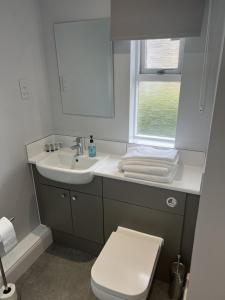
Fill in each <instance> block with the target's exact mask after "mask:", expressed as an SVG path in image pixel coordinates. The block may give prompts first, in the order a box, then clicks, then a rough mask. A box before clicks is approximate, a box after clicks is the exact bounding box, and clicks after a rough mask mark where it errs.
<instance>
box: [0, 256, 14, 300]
mask: <svg viewBox="0 0 225 300" xmlns="http://www.w3.org/2000/svg"><path fill="white" fill-rule="evenodd" d="M0 269H1V274H2V281H3V287H2V288H1V289H0V300H3V299H5V300H17V292H16V286H15V284H13V283H7V279H6V276H5V271H4V268H3V264H2V259H1V257H0Z"/></svg>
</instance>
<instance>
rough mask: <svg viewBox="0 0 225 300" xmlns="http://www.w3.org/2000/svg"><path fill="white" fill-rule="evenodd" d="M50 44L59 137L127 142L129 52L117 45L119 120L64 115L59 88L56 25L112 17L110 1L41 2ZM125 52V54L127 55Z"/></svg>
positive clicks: (52, 82)
mask: <svg viewBox="0 0 225 300" xmlns="http://www.w3.org/2000/svg"><path fill="white" fill-rule="evenodd" d="M40 3H41V8H42V14H43V24H44V33H45V42H46V54H47V66H48V72H49V84H50V92H51V100H52V108H53V115H54V127H55V133H58V134H68V135H81V136H88V135H89V134H91V133H92V134H94V136H95V137H98V138H102V139H112V140H121V141H127V139H128V134H129V133H128V132H129V128H128V126H129V125H128V124H129V85H130V83H129V51H128V50H129V48H128V49H127V48H126V47H125V49H124V47H123V45H124V44H123V43H118V44H117V45H116V49H115V52H116V54H115V55H114V78H115V119H103V118H94V117H93V118H90V117H81V116H73V115H66V114H63V113H62V105H61V98H60V92H59V84H58V70H57V60H56V52H55V45H54V36H53V23H54V22H56V21H57V22H59V21H68V20H69V21H73V20H77V19H91V18H104V17H109V16H110V0H73V1H72V0H64V1H61V0H40ZM124 50H125V51H124Z"/></svg>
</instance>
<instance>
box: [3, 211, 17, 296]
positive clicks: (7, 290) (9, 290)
mask: <svg viewBox="0 0 225 300" xmlns="http://www.w3.org/2000/svg"><path fill="white" fill-rule="evenodd" d="M14 219H15V218H14V217H13V218H11V219H10V222H12V221H14ZM0 270H1V274H2V281H3V286H4V288H5V289H4V294H8V293H10V292H11V288H10V287H9V286H8V282H7V279H6V275H5V271H4V268H3V264H2V258H1V255H0Z"/></svg>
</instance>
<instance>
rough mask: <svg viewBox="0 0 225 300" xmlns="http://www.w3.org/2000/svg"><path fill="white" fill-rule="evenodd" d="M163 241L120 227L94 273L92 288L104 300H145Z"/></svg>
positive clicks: (105, 247) (97, 262)
mask: <svg viewBox="0 0 225 300" xmlns="http://www.w3.org/2000/svg"><path fill="white" fill-rule="evenodd" d="M162 245H163V239H161V238H159V237H155V236H152V235H148V234H144V233H141V232H138V231H134V230H130V229H127V228H123V227H118V228H117V231H116V232H113V233H112V234H111V236H110V238H109V239H108V241H107V243H106V244H105V246H104V248H103V249H102V251H101V253H100V255H99V256H98V258H97V260H96V262H95V263H94V265H93V267H92V270H91V287H92V290H93V293H94V294H95V296H96V297H97V298H98V299H100V300H125V299H126V300H145V299H146V298H147V296H148V292H149V289H150V286H151V283H152V278H153V275H154V272H155V268H156V266H157V262H158V258H159V254H160V250H161V247H162Z"/></svg>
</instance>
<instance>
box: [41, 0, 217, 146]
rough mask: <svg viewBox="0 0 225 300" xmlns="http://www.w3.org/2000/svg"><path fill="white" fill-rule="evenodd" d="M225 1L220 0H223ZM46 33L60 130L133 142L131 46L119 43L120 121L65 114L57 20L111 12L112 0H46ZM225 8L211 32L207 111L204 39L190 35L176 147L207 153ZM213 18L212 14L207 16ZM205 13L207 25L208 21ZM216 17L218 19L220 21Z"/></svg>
mask: <svg viewBox="0 0 225 300" xmlns="http://www.w3.org/2000/svg"><path fill="white" fill-rule="evenodd" d="M218 2H220V1H218ZM40 3H41V8H42V15H43V26H44V33H45V43H46V55H47V66H48V74H49V82H50V92H51V100H52V107H53V116H54V128H55V132H56V133H59V134H68V135H81V136H88V135H89V134H90V133H93V134H94V135H95V137H98V138H102V139H112V140H121V141H128V139H129V76H130V75H129V73H130V66H129V59H130V55H129V47H126V46H127V45H126V43H125V42H124V43H121V42H116V43H115V55H114V59H115V65H114V71H115V74H114V78H115V107H116V114H115V119H102V118H89V117H82V116H73V115H66V114H63V112H62V105H61V98H60V91H59V83H58V70H57V60H56V53H55V45H54V35H53V23H54V22H59V21H72V20H76V19H89V18H101V17H109V16H110V0H74V1H72V0H64V1H60V0H40ZM222 15H223V14H222V13H220V7H219V6H216V5H214V10H213V19H214V22H212V25H211V30H210V49H209V50H210V55H209V58H210V61H209V62H210V64H209V69H208V74H209V75H208V76H207V92H206V109H205V111H204V112H200V111H199V97H200V87H201V79H202V77H201V73H202V66H203V59H204V37H205V30H203V34H202V38H189V39H187V41H186V46H185V54H184V68H183V75H182V76H183V77H182V79H183V81H182V89H181V100H180V107H179V117H178V124H177V135H176V146H177V148H181V149H191V150H198V151H206V150H207V147H208V139H209V131H210V124H211V116H212V109H213V97H212V96H213V92H214V88H215V82H216V81H215V78H216V76H215V75H216V72H217V68H218V56H219V54H218V49H219V47H218V46H219V44H220V42H221V16H222ZM206 17H207V14H206ZM206 17H205V23H206V21H207V19H206ZM215 20H216V22H215Z"/></svg>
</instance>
